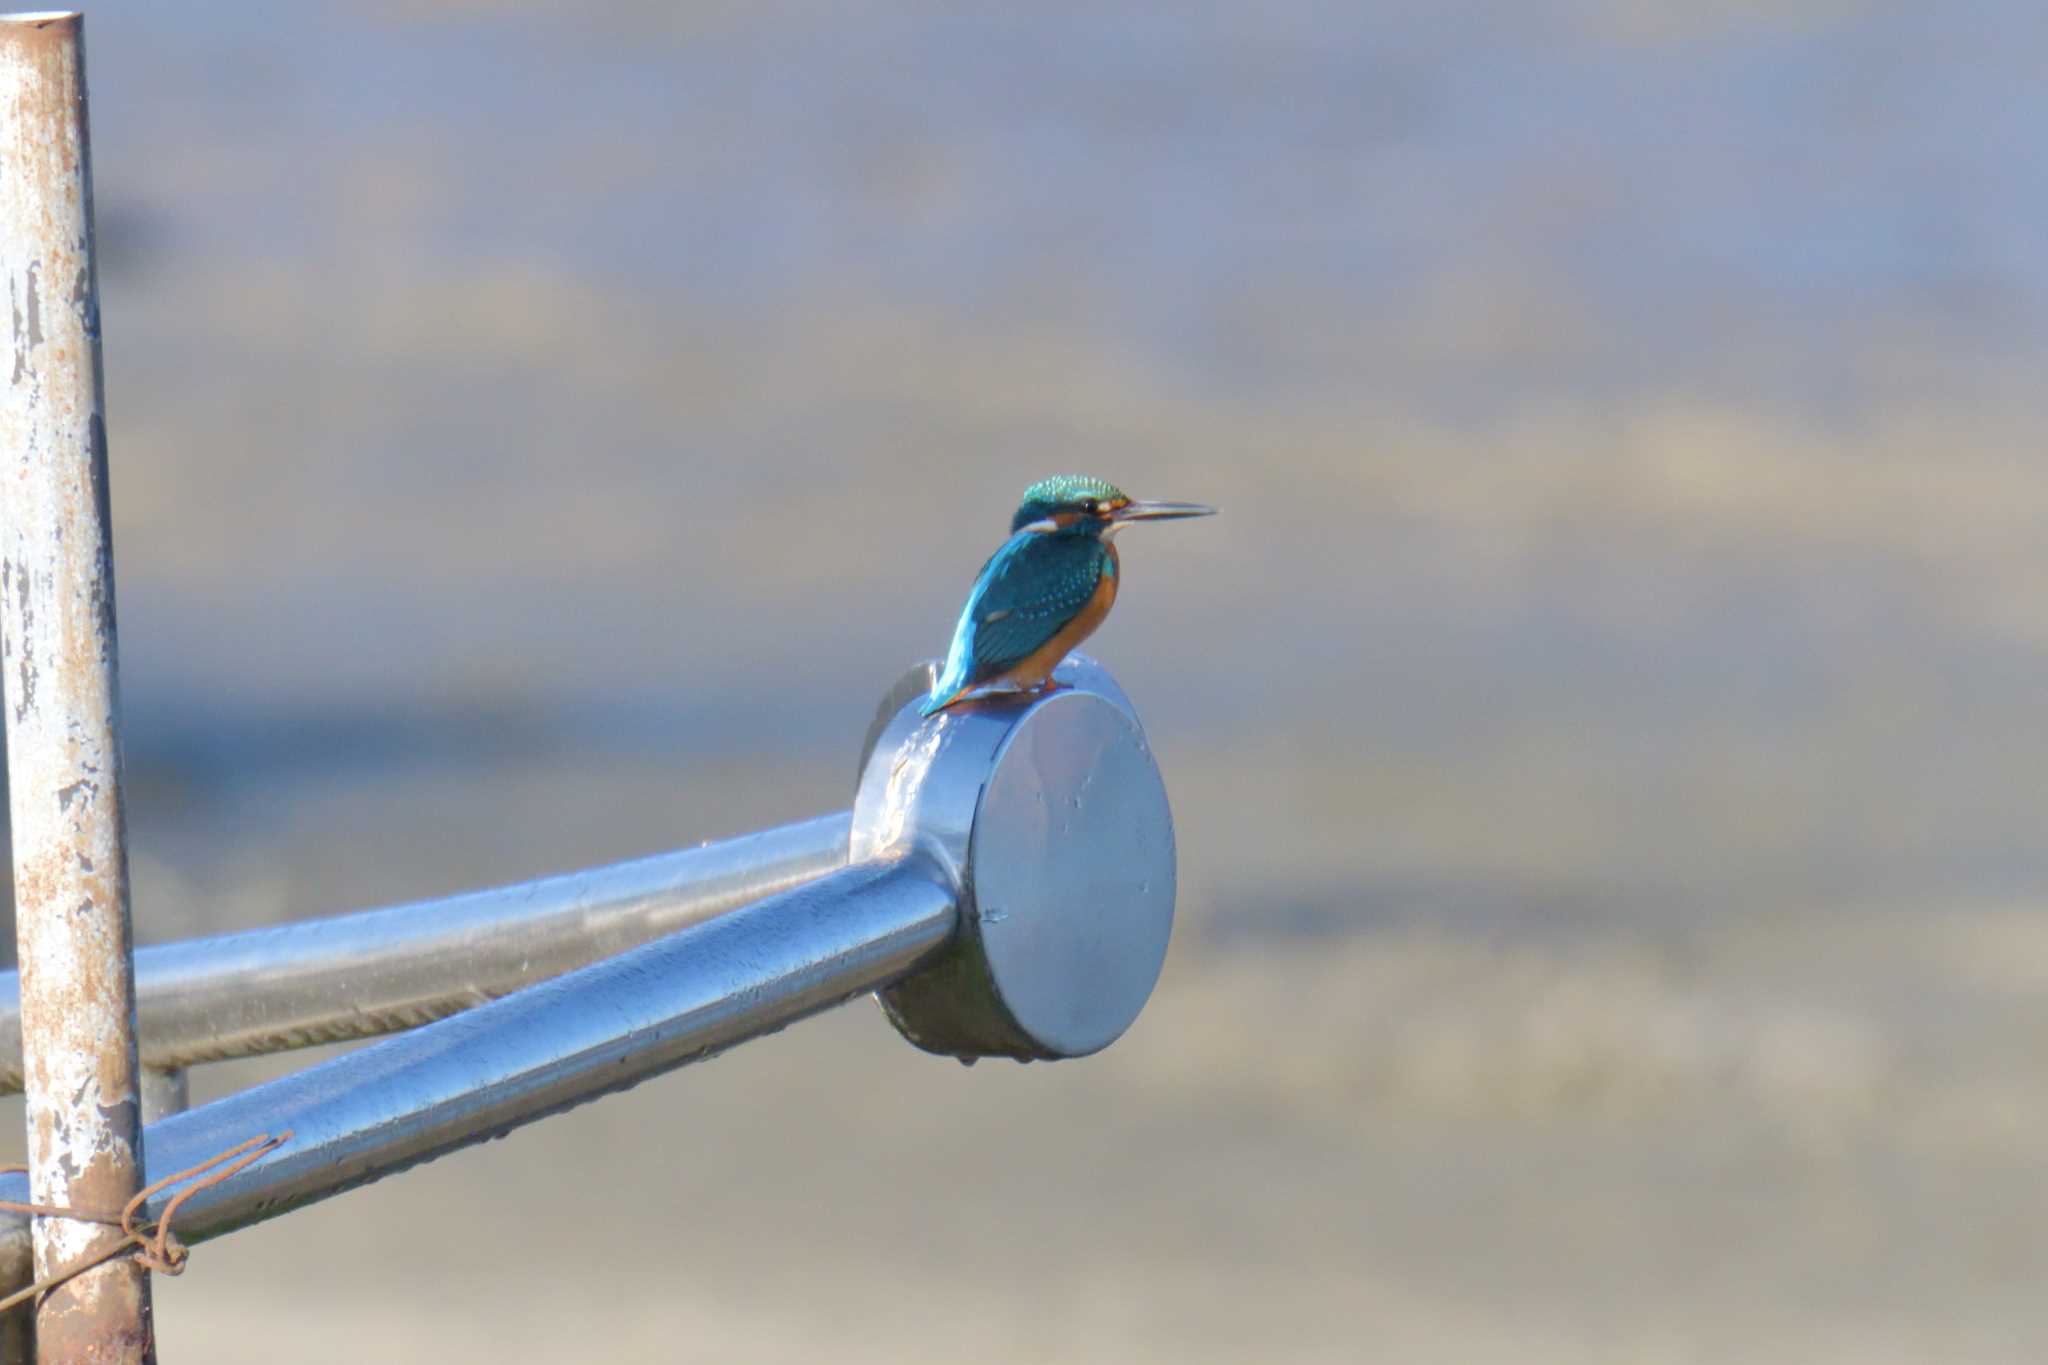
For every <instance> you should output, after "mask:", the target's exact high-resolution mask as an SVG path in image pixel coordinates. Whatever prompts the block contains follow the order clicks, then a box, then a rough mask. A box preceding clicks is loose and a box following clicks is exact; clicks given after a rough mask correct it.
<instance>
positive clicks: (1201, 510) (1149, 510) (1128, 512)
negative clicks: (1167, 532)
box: [1109, 502, 1216, 521]
mask: <svg viewBox="0 0 2048 1365" xmlns="http://www.w3.org/2000/svg"><path fill="white" fill-rule="evenodd" d="M1215 515H1216V509H1215V508H1213V507H1205V506H1203V505H1202V504H1201V503H1199V502H1129V503H1125V504H1124V505H1123V506H1122V507H1119V508H1117V509H1116V510H1115V511H1114V512H1111V513H1110V514H1109V519H1110V520H1111V521H1171V520H1173V519H1174V518H1176V517H1213V516H1215Z"/></svg>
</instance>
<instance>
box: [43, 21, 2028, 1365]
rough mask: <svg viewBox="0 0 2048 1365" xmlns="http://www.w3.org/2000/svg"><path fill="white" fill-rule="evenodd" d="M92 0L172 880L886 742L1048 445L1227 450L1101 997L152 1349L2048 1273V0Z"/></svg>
mask: <svg viewBox="0 0 2048 1365" xmlns="http://www.w3.org/2000/svg"><path fill="white" fill-rule="evenodd" d="M90 25H91V30H90V31H91V43H92V49H91V50H92V78H93V98H94V120H95V125H94V131H95V157H96V171H97V175H98V185H99V204H100V208H99V212H100V219H101V227H102V236H103V238H104V246H105V252H106V264H105V274H104V280H103V293H104V308H103V311H104V315H105V318H106V326H107V341H106V347H107V371H108V380H109V386H110V394H111V404H110V407H111V412H110V426H111V433H112V449H113V469H114V506H115V515H116V520H117V532H116V534H117V547H118V550H117V560H118V568H119V575H120V584H119V586H120V595H121V626H122V635H123V667H124V677H123V685H124V692H125V697H126V703H127V708H128V715H129V719H130V732H129V738H128V743H127V753H128V760H129V767H130V782H131V788H132V792H131V812H130V825H131V830H132V833H133V839H134V845H135V868H134V880H135V899H136V919H137V925H138V932H139V933H140V935H141V936H142V937H144V938H145V939H165V938H174V937H179V936H184V935H190V934H196V933H203V932H207V931H210V930H214V929H219V928H226V927H233V926H239V925H245V924H256V923H266V922H272V921H275V920H279V919H286V918H292V917H296V916H302V915H311V914H320V913H326V912H332V911H337V910H343V909H352V908H357V907H360V906H366V905H372V904H377V903H382V902H386V901H390V900H395V899H400V898H405V897H411V896H418V895H428V894H434V893H438V892H444V891H452V890H458V889H462V888H465V887H469V886H475V885H481V884H487V883H493V882H502V881H510V880H515V879H518V878H522V877H526V876H531V875H537V874H540V873H544V872H549V871H556V870H560V869H563V868H566V867H571V866H577V865H582V864H589V863H595V862H600V861H605V860H609V859H614V858H620V857H625V856H630V855H634V854H638V853H644V852H648V851H652V850H657V849H661V848H666V847H673V846H675V845H678V844H681V843H687V842H694V841H695V840H698V839H701V838H707V837H715V836H718V835H722V834H728V833H735V832H739V831H742V830H746V829H750V828H757V827H760V826H763V825H766V824H770V823H774V822H778V821H782V820H788V819H795V818H800V817H803V816H807V815H811V814H814V813H817V812H820V811H823V810H828V809H832V808H836V807H839V806H843V805H844V804H845V803H846V802H847V800H848V799H849V797H850V787H851V777H852V773H851V767H852V762H853V758H854V755H855V752H856V750H857V747H858V742H859V737H860V735H861V733H862V732H863V729H864V727H865V724H866V721H867V718H868V716H869V714H870V712H871V710H872V706H873V703H874V699H875V698H876V697H877V696H878V695H879V694H880V693H881V691H882V690H883V689H884V688H885V687H886V686H887V685H888V683H889V682H890V681H891V680H892V679H893V678H894V677H895V676H897V674H898V673H899V672H900V670H901V668H902V667H903V666H904V664H905V663H907V662H908V661H910V660H913V659H915V658H918V657H921V656H923V655H926V654H929V653H932V652H935V651H936V650H937V649H939V648H940V647H941V646H942V645H943V643H944V640H945V638H946V634H947V632H948V630H949V628H950V622H951V616H952V612H953V611H954V610H955V609H956V608H957V603H958V598H959V595H960V593H961V592H962V591H963V589H964V586H965V583H966V581H967V579H968V577H969V576H970V574H971V572H972V570H973V568H974V567H975V566H976V565H977V564H978V563H979V562H980V559H981V557H982V556H983V555H984V554H986V552H987V550H988V549H989V548H990V547H991V546H992V545H993V544H994V543H995V540H996V538H997V537H998V536H999V534H1000V531H1001V528H1002V527H1003V525H1005V524H1006V522H1005V518H1006V516H1007V511H1008V508H1009V507H1010V505H1011V504H1012V503H1013V502H1014V499H1015V497H1016V495H1017V493H1018V492H1019V491H1020V490H1021V488H1022V486H1023V485H1024V484H1025V483H1027V482H1029V481H1030V480H1031V479H1032V478H1035V477H1037V476H1039V475H1041V474H1045V473H1050V472H1055V471H1059V470H1066V469H1075V470H1088V471H1092V472H1098V473H1101V474H1104V475H1107V476H1109V477H1112V478H1115V479H1117V480H1118V481H1119V482H1122V483H1124V484H1125V485H1126V486H1128V487H1129V488H1131V489H1132V490H1134V491H1136V492H1138V493H1141V494H1144V495H1150V496H1163V497H1181V498H1199V499H1202V500H1204V501H1210V502H1214V503H1217V504H1220V505H1221V506H1222V507H1223V508H1224V509H1225V515H1224V516H1223V517H1220V518H1218V519H1217V520H1215V521H1213V522H1205V523H1202V524H1200V525H1194V526H1188V527H1176V528H1165V529H1161V530H1158V531H1156V532H1154V533H1153V534H1151V535H1149V536H1147V537H1146V538H1145V540H1144V541H1143V542H1142V543H1140V542H1139V540H1138V534H1139V533H1134V534H1133V535H1132V536H1131V537H1130V538H1128V543H1127V544H1126V547H1125V554H1126V566H1127V579H1128V582H1127V586H1126V589H1125V595H1124V604H1123V606H1122V609H1121V610H1120V611H1119V612H1118V614H1117V617H1116V619H1115V621H1114V622H1113V623H1112V624H1111V625H1110V626H1109V627H1108V628H1106V630H1105V632H1104V633H1103V634H1102V635H1101V636H1100V637H1098V641H1097V645H1096V652H1098V653H1099V654H1100V655H1101V656H1102V657H1103V658H1104V659H1105V661H1106V662H1108V663H1109V664H1110V666H1111V667H1112V668H1113V669H1115V670H1116V672H1117V674H1118V676H1119V677H1120V679H1122V681H1123V682H1124V683H1125V684H1126V686H1127V687H1128V689H1129V690H1130V692H1131V694H1132V695H1133V697H1134V698H1135V699H1136V700H1137V702H1138V705H1139V707H1140V709H1141V711H1142V712H1143V714H1144V715H1145V718H1146V722H1147V726H1148V729H1149V730H1150V732H1151V735H1152V738H1153V740H1154V742H1155V746H1156V748H1157V750H1158V752H1159V754H1160V756H1161V760H1162V764H1163V766H1164V768H1165V770H1166V775H1167V779H1168V784H1169V788H1170V790H1171V792H1172V795H1173V799H1174V804H1175V810H1176V815H1177V819H1178V822H1179V826H1180V833H1181V846H1182V849H1183V869H1182V904H1181V920H1180V924H1179V927H1178V930H1177V936H1176V943H1175V949H1174V954H1173V957H1172V960H1171V961H1170V963H1169V966H1168V970H1167V973H1166V976H1165V978H1164V979H1163V981H1162V983H1161V986H1160V990H1159V994H1158V996H1157V998H1156V1000H1155V1002H1154V1004H1153V1006H1152V1007H1151V1008H1150V1009H1149V1010H1148V1012H1147V1013H1146V1015H1145V1016H1144V1018H1143V1019H1141V1020H1140V1022H1139V1024H1138V1026H1137V1027H1136V1029H1134V1030H1133V1032H1132V1033H1131V1035H1130V1036H1129V1037H1128V1038H1126V1039H1125V1040H1124V1041H1123V1042H1121V1043H1119V1044H1118V1045H1117V1047H1115V1048H1113V1049H1112V1050H1111V1051H1109V1052H1108V1053H1106V1054H1104V1055H1103V1056H1102V1057H1100V1058H1097V1059H1093V1060H1090V1061H1088V1062H1084V1063H1076V1064H1070V1065H1060V1066H1050V1067H1048V1066H1036V1067H1029V1068H1019V1067H1012V1066H996V1065H987V1066H981V1067H977V1068H975V1069H973V1070H972V1071H967V1070H963V1069H962V1068H959V1067H957V1066H955V1065H952V1064H951V1063H947V1062H941V1061H938V1060H935V1059H932V1058H928V1057H925V1056H923V1055H921V1054H918V1053H915V1052H914V1051H912V1050H911V1049H909V1048H907V1047H905V1046H904V1045H902V1044H901V1043H900V1042H898V1041H897V1040H896V1039H895V1038H894V1036H893V1035H892V1034H891V1033H890V1032H889V1030H888V1029H887V1027H886V1026H885V1025H884V1024H883V1023H882V1021H881V1020H880V1019H879V1018H878V1017H877V1015H876V1013H875V1011H873V1010H872V1009H871V1008H870V1007H867V1006H864V1005H863V1006H856V1007H854V1008H851V1009H848V1010H844V1011H841V1012H839V1013H837V1014H835V1015H832V1016H830V1017H827V1018H825V1019H821V1020H817V1021H813V1022H811V1023H808V1024H806V1025H803V1026H801V1027H799V1028H797V1029H794V1030H791V1031H790V1032H788V1033H786V1034H784V1035H782V1036H779V1037H777V1038H774V1039H770V1040H765V1041H763V1042H760V1043H757V1044H752V1045H749V1046H748V1047H747V1048H745V1049H743V1050H741V1051H739V1052H737V1053H734V1054H730V1055H728V1056H727V1057H725V1058H723V1059H721V1060H719V1061H717V1062H715V1063H712V1064H709V1065H707V1066H704V1067H701V1068H698V1069H695V1070H691V1071H685V1072H682V1073H679V1074H677V1075H675V1076H671V1077H668V1078H665V1079H663V1080H661V1081H658V1082H655V1083H652V1084H650V1085H648V1086H645V1087H642V1088H641V1089H640V1090H638V1091H636V1092H633V1093H631V1094H629V1095H626V1096H622V1097H617V1098H614V1099H610V1100H607V1101H605V1102H603V1103H601V1104H599V1105H597V1106H594V1107H591V1108H587V1109H584V1110H581V1111H578V1112H576V1113H573V1114H571V1115H568V1116H564V1117H562V1118H559V1119H556V1120H552V1121H550V1122H549V1123H547V1124H544V1125H542V1126H541V1127H539V1128H537V1129H534V1130H530V1131H527V1132H523V1133H521V1134H517V1135H515V1136H514V1137H512V1138H511V1139H509V1140H507V1141H505V1142H502V1143H494V1144H491V1145H490V1146H489V1147H488V1148H487V1149H483V1150H478V1151H472V1152H468V1153H464V1154H461V1155H458V1156H455V1157H452V1158H448V1159H446V1160H444V1161H442V1162H440V1163H437V1164H436V1165H434V1166H432V1167H430V1168H427V1169H424V1170H421V1171H416V1172H413V1173H409V1174H407V1175H405V1176H402V1177H399V1178H397V1179H396V1180H394V1181H392V1182H387V1183H386V1184H383V1185H380V1186H377V1187H373V1188H371V1189H369V1190H366V1191H361V1192H357V1193H353V1194H350V1195H348V1196H346V1197H344V1198H342V1199H339V1200H336V1201H334V1202H332V1203H329V1204H327V1205H323V1206H320V1207H318V1208H315V1209H312V1210H308V1211H304V1212H302V1213H299V1214H295V1215H293V1216H292V1217H291V1218H290V1219H288V1220H285V1221H284V1222H281V1223H278V1224H274V1225H270V1226H267V1227H262V1228H256V1229H251V1230H248V1231H245V1232H242V1233H238V1234H236V1235H234V1236H233V1237H230V1238H228V1239H225V1240H223V1241H221V1242H219V1243H215V1244H210V1245H208V1246H206V1247H204V1248H202V1249H201V1250H200V1252H199V1254H198V1256H197V1258H196V1260H195V1263H194V1268H193V1270H192V1272H191V1273H190V1274H189V1275H188V1276H186V1277H185V1278H184V1279H182V1280H178V1281H166V1282H161V1283H160V1286H159V1304H160V1324H161V1335H162V1339H163V1342H164V1348H165V1351H166V1356H167V1358H171V1359H175V1358H181V1357H183V1358H193V1359H200V1358H204V1359H209V1360H218V1361H225V1362H234V1361H244V1360H247V1361H256V1360H263V1361H270V1360H275V1359H279V1358H291V1359H300V1360H309V1361H319V1360H335V1361H343V1360H348V1361H353V1360H358V1359H363V1358H366V1357H374V1358H380V1359H391V1360H419V1361H426V1360H436V1361H438V1360H502V1359H551V1358H564V1357H571V1356H582V1355H598V1354H602V1355H604V1356H606V1357H607V1358H612V1359H620V1360H649V1361H654V1360H664V1361H665V1360H707V1361H708V1360H735V1359H736V1360H760V1361H781V1360H792V1361H793V1360H810V1359H815V1358H818V1357H819V1356H821V1355H830V1356H832V1357H834V1358H840V1359H852V1360H869V1359H872V1360H877V1361H881V1360H889V1361H896V1360H949V1359H957V1358H961V1357H968V1358H975V1359H988V1360H994V1361H1052V1360H1101V1361H1140V1360H1197V1361H1200V1360H1215V1361H1240V1360H1262V1361H1263V1360H1273V1361H1303V1362H1308V1361H1354V1360H1361V1359H1375V1360H1402V1361H1410V1360H1412V1361H1440V1360H1457V1361H1468V1360H1469V1361H1492V1360H1500V1361H1510V1360H1512V1361H1560V1362H1562V1361H1572V1362H1581V1361H1631V1362H1633V1361H1673V1362H1680V1361H1707V1360H1715V1361H1718V1360H1726V1359H1730V1358H1735V1359H1770V1360H1785V1361H1837V1360H1839V1361H1849V1360H1855V1361H1886V1360H1897V1361H1909V1360H1910V1361H1922V1360H1929V1359H1940V1360H1943V1361H2030V1360H2038V1359H2041V1358H2044V1356H2048V1309H2044V1308H2043V1306H2042V1303H2041V1298H2040V1295H2039V1293H2038V1286H2039V1284H2040V1283H2042V1281H2043V1279H2044V1275H2048V1234H2044V1233H2043V1232H2042V1231H2041V1229H2042V1228H2043V1227H2044V1226H2048V1216H2044V1215H2048V1208H2044V1207H2043V1203H2044V1199H2048V1195H2044V1191H2048V1180H2044V1176H2048V1156H2044V1155H2043V1154H2042V1152H2041V1150H2040V1145H2039V1142H2038V1140H2037V1135H2038V1134H2039V1133H2040V1132H2041V1131H2043V1129H2044V1126H2048V1125H2044V1120H2048V1113H2044V1109H2048V1089H2044V1087H2043V1086H2042V1085H2041V1083H2040V1082H2041V1078H2042V1072H2043V1068H2044V1063H2048V920H2044V919H2043V917H2042V910H2043V894H2042V893H2043V888H2044V886H2048V840H2044V839H2043V838H2042V835H2041V816H2040V809H2041V801H2040V795H2041V790H2042V783H2041V777H2040V774H2041V773H2042V772H2044V771H2048V726H2043V725H2042V724H2041V722H2040V716H2041V703H2040V698H2041V695H2042V691H2043V683H2044V681H2048V668H2044V650H2048V606H2044V603H2048V591H2043V589H2044V587H2048V538H2044V537H2043V535H2042V534H2041V532H2040V529H2039V528H2040V527H2041V525H2042V524H2043V521H2044V515H2048V468H2044V466H2043V461H2042V458H2041V455H2040V438H2039V434H2040V432H2041V430H2042V429H2043V418H2044V417H2048V411H2044V409H2048V399H2044V390H2043V388H2042V386H2041V384H2040V380H2039V376H2040V374H2041V373H2042V368H2043V362H2044V360H2048V245H2044V239H2043V238H2042V236H2041V234H2040V233H2039V231H2038V225H2039V224H2040V223H2041V222H2042V221H2044V220H2048V182H2044V181H2043V179H2042V178H2041V176H2040V174H2039V173H2038V169H2037V167H2038V158H2037V157H2033V156H2031V155H2030V153H2031V149H2032V147H2033V144H2034V141H2035V140H2036V134H2037V131H2038V129H2039V128H2040V127H2041V126H2042V124H2043V121H2044V120H2048V95H2044V93H2043V87H2042V86H2041V85H2040V82H2039V80H2038V73H2039V71H2040V70H2041V69H2042V68H2043V64H2044V61H2048V20H2044V18H2043V17H2042V13H2041V12H2039V11H2038V10H2037V9H2036V8H2034V7H2030V6H2025V5H2020V4H2017V3H2003V4H2000V3H1984V4H1965V5H1960V6H1950V7H1942V8H1941V9H1940V10H1938V11H1934V10H1922V9H1919V8H1914V7H1906V6H1899V5H1887V4H1877V3H1860V2H1859V0H1846V2H1843V3H1825V4H1823V3H1812V4H1798V5H1780V6H1758V5H1747V4H1736V3H1719V2H1716V0H1700V2H1699V3H1694V4H1689V5H1680V4H1671V3H1653V2H1651V0H1626V2H1624V0H1584V2H1583V3H1563V2H1562V0H1560V3H1554V4H1545V5H1537V6H1524V5H1514V4H1506V3H1501V0H1474V2H1472V3H1453V4H1449V5H1402V4H1392V5H1384V6H1377V5H1376V6H1347V7H1335V6H1324V5H1316V4H1309V3H1305V2H1304V3H1280V4H1275V5H1266V6H1258V7H1250V6H1245V7H1239V8H1236V9H1232V10H1229V11H1223V12H1217V11H1209V10H1203V11H1189V10H1184V9H1183V8H1181V7H1176V6H1169V5H1161V4H1152V5H1145V4H1139V5H1111V6H1079V5H1065V4H1050V5H1043V6H1034V7H1031V8H1030V9H1029V10H1028V11H1021V12H1020V11H1018V10H1015V9H1013V8H1012V9H1004V8H996V7H979V6H960V7H930V6H921V5H915V4H901V5H889V6H875V7H867V8H864V9H862V10H861V11H859V12H854V11H849V10H844V9H843V8H842V7H837V6H827V5H807V4H781V5H758V6H756V5H750V6H727V5H715V4H697V5H684V6H656V5H652V4H642V3H634V0H620V3H613V4H605V5H601V6H597V7H595V8H592V9H587V10H585V11H582V12H581V13H579V14H578V15H577V16H576V17H574V18H568V17H563V16H561V15H559V14H557V13H555V12H553V11H551V10H550V9H549V8H547V7H543V6H538V5H523V4H517V3H494V2H493V0H479V2H478V3H449V4H442V3H431V2H421V3H393V4H388V5H382V6H372V7H370V8H369V9H367V10H360V9H351V10H344V9H342V8H340V7H328V6H325V5H321V4H314V3H307V4H299V5H277V6H269V7H263V8H261V9H257V8H253V7H246V8H245V7H238V6H229V5H225V4H200V5H196V6H187V7H181V8H180V9H179V10H177V11H176V12H174V13H170V12H159V11H158V10H156V9H154V8H152V7H147V6H143V5H140V4H134V5H109V6H103V7H96V8H95V9H94V10H93V11H92V12H91V18H90ZM293 1060H294V1061H296V1060H297V1059H293ZM273 1069H275V1068H274V1067H271V1066H270V1065H269V1064H265V1065H260V1066H259V1065H253V1064H252V1065H248V1066H240V1065H238V1066H233V1067H218V1068H213V1069H211V1070H208V1071H206V1072H204V1073H202V1074H200V1075H199V1076H198V1077H196V1078H195V1091H196V1092H197V1093H198V1095H199V1096H200V1097H202V1098H203V1097H206V1096H210V1095H217V1094H220V1093H225V1092H226V1091H227V1090H230V1089H233V1088H236V1087H238V1086H240V1085H243V1084H247V1083H249V1082H250V1081H251V1080H252V1079H255V1078H257V1077H259V1076H261V1075H264V1074H268V1073H269V1071H270V1070H273ZM10 1112H18V1102H17V1109H16V1110H14V1111H10ZM10 1127H11V1125H10Z"/></svg>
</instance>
